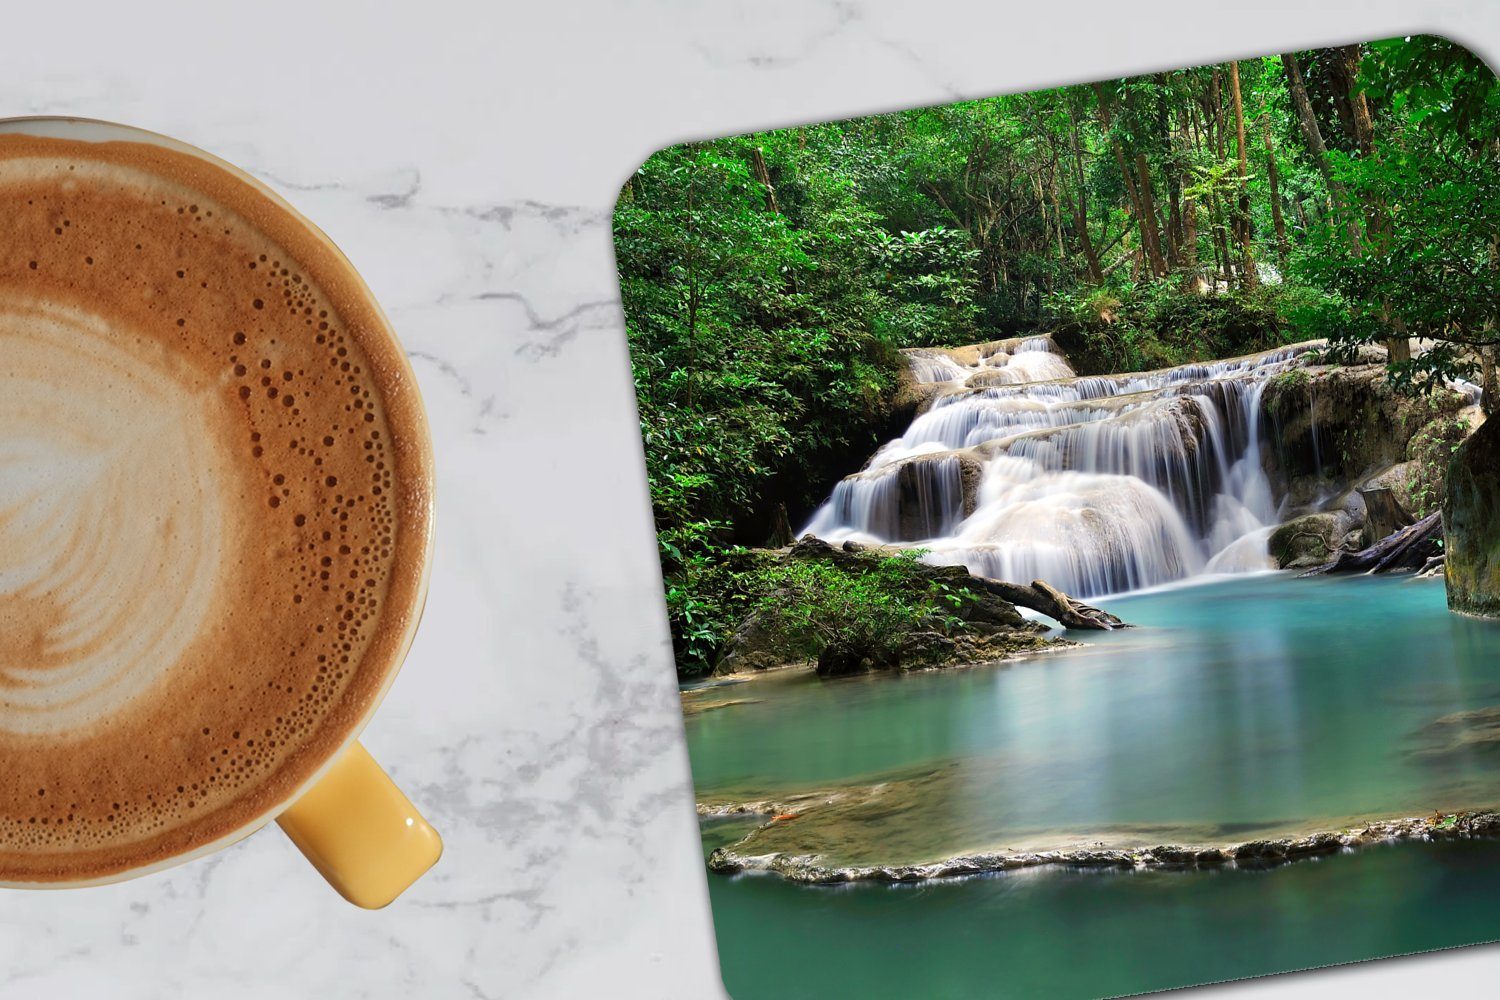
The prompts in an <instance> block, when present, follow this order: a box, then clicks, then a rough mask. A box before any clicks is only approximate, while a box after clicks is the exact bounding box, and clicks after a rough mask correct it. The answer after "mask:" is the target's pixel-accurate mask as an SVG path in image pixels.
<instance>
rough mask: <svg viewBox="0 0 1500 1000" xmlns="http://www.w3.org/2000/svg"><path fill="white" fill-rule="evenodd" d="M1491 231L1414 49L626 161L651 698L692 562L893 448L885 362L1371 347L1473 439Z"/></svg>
mask: <svg viewBox="0 0 1500 1000" xmlns="http://www.w3.org/2000/svg"><path fill="white" fill-rule="evenodd" d="M1497 222H1500V93H1497V87H1496V79H1495V76H1494V74H1493V73H1492V72H1491V71H1490V70H1489V69H1488V67H1486V66H1485V65H1484V64H1483V63H1482V62H1481V61H1480V60H1478V59H1477V58H1476V57H1475V56H1473V55H1472V54H1470V53H1469V52H1467V51H1466V50H1465V49H1463V48H1461V47H1459V46H1456V45H1454V44H1452V43H1450V42H1447V41H1445V40H1442V39H1439V38H1433V37H1417V38H1411V39H1395V40H1389V41H1382V42H1375V43H1370V44H1363V45H1348V46H1342V47H1338V48H1331V49H1322V50H1316V51H1311V52H1288V53H1284V54H1280V55H1273V56H1268V57H1265V58H1260V59H1249V60H1240V61H1237V62H1229V63H1223V64H1218V65H1212V66H1203V67H1198V68H1194V69H1185V70H1180V71H1174V72H1165V73H1155V74H1150V75H1147V76H1141V77H1135V78H1131V79H1127V80H1106V81H1101V82H1099V83H1094V84H1088V85H1080V86H1071V87H1063V88H1059V89H1056V90H1049V91H1043V92H1038V93H1030V94H1021V95H1014V96H1006V97H996V98H989V99H984V100H977V101H968V102H963V103H959V104H953V105H948V106H945V107H937V108H924V109H919V110H915V111H908V112H901V113H897V114H890V115H881V116H877V117H870V118H862V119H855V120H850V121H844V122H835V123H831V124H824V125H811V126H804V127H799V128H789V129H783V130H779V131H774V132H765V133H758V134H754V135H746V136H737V137H733V138H728V139H722V140H717V141H712V142H698V143H687V144H683V145H680V146H676V147H673V148H671V149H667V150H664V151H662V152H660V153H658V154H656V155H654V156H653V157H651V158H650V159H649V160H648V161H647V162H646V163H645V164H643V165H642V166H641V167H640V169H639V170H638V171H637V172H636V174H635V175H634V176H632V177H631V179H630V180H629V182H628V183H627V184H626V185H625V187H624V189H623V191H622V192H621V195H620V200H619V203H618V207H617V210H616V215H615V233H616V249H617V259H618V266H619V270H620V277H621V287H622V295H623V302H624V307H625V316H626V322H627V330H628V335H629V339H630V346H631V352H632V364H633V373H634V378H635V385H636V391H637V395H638V399H639V406H640V418H641V428H642V433H643V436H644V439H645V444H646V454H647V462H648V473H649V479H650V486H651V493H652V500H653V502H654V505H655V513H656V522H657V529H658V536H659V538H660V542H661V556H662V566H663V571H664V574H665V576H666V578H667V581H668V589H669V595H670V597H669V607H670V609H671V614H672V623H673V631H674V640H675V642H676V644H677V651H678V656H679V664H680V666H681V667H682V668H683V669H685V670H695V669H702V668H703V666H704V665H705V664H706V663H707V662H709V660H710V658H711V656H712V651H713V649H714V648H715V644H716V643H717V642H719V641H721V640H722V638H723V636H722V634H721V631H722V628H723V621H724V620H726V619H725V617H724V611H723V608H722V607H721V606H720V605H721V603H722V595H720V596H716V594H715V593H710V592H708V590H706V589H705V587H704V586H703V585H701V581H703V580H713V579H719V578H721V577H722V575H723V574H721V573H713V572H709V570H710V569H711V568H712V567H713V566H714V565H715V563H716V560H717V559H718V556H719V553H721V552H722V551H723V550H724V549H725V548H726V547H731V546H734V545H737V544H746V545H760V544H765V543H766V542H767V541H770V540H773V539H774V540H785V536H786V533H787V529H788V527H790V528H796V527H797V526H798V522H799V521H800V520H801V519H802V518H804V517H805V516H806V514H807V512H808V511H809V510H810V509H811V508H812V507H813V506H814V505H815V504H816V503H818V502H819V501H820V500H822V499H823V498H824V497H826V495H827V493H828V490H829V488H830V486H831V485H832V483H833V482H835V481H837V479H839V478H840V477H841V476H843V475H846V474H848V473H850V472H852V471H854V467H857V464H858V463H859V462H860V461H861V460H862V458H863V457H864V456H865V455H867V454H868V453H869V452H870V451H871V450H872V449H873V447H874V445H875V444H877V443H878V442H879V441H880V440H881V439H883V438H884V437H887V436H889V435H890V433H891V426H890V423H891V413H892V408H893V405H894V402H895V400H896V399H897V397H898V395H899V394H900V391H901V381H902V373H903V371H904V362H903V360H902V357H901V355H900V354H899V350H900V349H901V348H909V347H919V346H936V345H957V344H962V343H972V342H976V341H986V340H993V339H998V338H1001V337H1009V336H1018V335H1026V334H1029V333H1032V332H1035V331H1048V332H1052V333H1053V334H1054V336H1055V338H1056V339H1058V341H1059V342H1062V343H1066V344H1067V346H1068V350H1069V353H1070V355H1072V357H1073V359H1074V362H1075V364H1076V365H1077V366H1078V367H1079V370H1080V371H1082V372H1085V373H1086V372H1087V371H1088V370H1090V369H1092V370H1094V371H1107V370H1115V371H1118V370H1138V369H1141V368H1148V367H1157V366H1161V365H1166V364H1177V363H1183V362H1187V361H1191V360H1202V359H1206V358H1210V357H1222V356H1227V355H1233V354H1237V353H1243V352H1246V351H1250V350H1256V349H1260V348H1264V347H1269V346H1274V345H1275V344H1278V343H1286V342H1291V341H1294V340H1304V339H1309V338H1313V337H1328V338H1330V340H1331V342H1332V344H1331V348H1330V353H1331V355H1333V356H1334V357H1338V356H1339V355H1340V353H1341V352H1342V353H1343V354H1346V355H1347V354H1349V353H1351V352H1352V351H1354V350H1355V349H1356V348H1357V347H1358V346H1359V345H1360V344H1363V343H1369V342H1380V343H1385V344H1386V345H1387V347H1388V354H1389V357H1390V360H1391V364H1392V367H1393V376H1394V378H1395V380H1396V381H1397V383H1398V384H1399V385H1401V386H1403V387H1405V388H1407V389H1409V390H1410V391H1413V392H1421V391H1425V390H1428V389H1430V388H1431V387H1432V386H1434V385H1436V384H1439V383H1440V382H1441V381H1442V380H1444V379H1448V378H1451V377H1454V376H1462V377H1465V378H1470V379H1473V380H1475V381H1477V382H1479V383H1480V384H1481V385H1482V386H1483V387H1484V389H1485V400H1484V405H1485V409H1486V411H1489V410H1491V409H1493V407H1494V406H1495V405H1496V404H1495V401H1496V399H1497V398H1500V392H1497V390H1496V386H1495V374H1494V358H1495V353H1496V343H1497V340H1500V333H1497V329H1496V322H1495V320H1496V317H1495V308H1496V302H1497V301H1500V260H1497V257H1500V229H1497ZM1407 338H1425V339H1426V340H1428V341H1430V342H1432V348H1431V349H1430V350H1426V351H1423V352H1419V353H1418V356H1417V357H1415V358H1413V357H1411V356H1410V355H1409V353H1408V351H1407V347H1406V345H1407V343H1408V339H1407ZM851 465H852V466H854V467H851Z"/></svg>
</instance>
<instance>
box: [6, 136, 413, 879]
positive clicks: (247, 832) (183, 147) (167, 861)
mask: <svg viewBox="0 0 1500 1000" xmlns="http://www.w3.org/2000/svg"><path fill="white" fill-rule="evenodd" d="M28 126H40V128H39V129H37V130H32V129H31V128H28ZM49 126H50V127H51V128H49ZM80 127H82V129H83V130H84V131H86V132H87V131H92V132H93V133H94V135H88V134H78V131H77V130H79V129H80ZM70 130H74V131H70ZM101 133H102V134H101ZM0 135H29V136H37V137H49V138H63V139H70V140H74V141H83V142H145V143H149V144H151V145H156V146H161V147H164V148H166V149H170V150H172V151H174V152H177V153H181V154H185V155H188V156H193V157H196V158H197V159H200V160H203V161H205V162H207V163H208V164H210V165H212V166H214V167H217V168H219V169H220V170H222V171H224V172H225V173H227V174H229V175H230V176H232V177H234V178H235V179H237V180H239V181H241V182H242V183H244V184H247V185H249V186H250V187H251V188H252V189H253V190H254V191H255V192H256V193H258V194H260V195H261V196H263V197H265V198H267V199H269V200H270V201H271V202H272V203H273V204H274V205H276V207H277V208H279V209H281V210H282V212H284V213H286V215H287V217H288V218H289V219H290V220H291V221H292V222H294V223H295V224H296V225H297V226H298V227H299V228H301V229H303V230H305V231H306V233H307V234H308V235H309V236H311V237H313V238H314V239H315V240H316V241H317V242H318V243H319V244H321V245H322V246H323V247H324V248H325V249H326V250H327V251H329V252H331V253H332V254H333V255H334V258H335V261H336V263H338V264H339V265H340V266H341V269H342V270H343V271H344V272H345V273H344V278H345V280H346V281H347V282H349V283H350V284H352V285H353V286H354V288H355V289H356V290H357V291H358V293H359V295H360V297H361V298H362V299H363V304H364V306H365V307H366V308H367V309H368V310H369V313H370V316H371V317H372V318H373V319H374V320H375V323H374V324H373V325H374V326H375V327H377V328H378V329H379V331H380V336H381V337H382V338H383V339H384V340H385V341H386V343H387V346H388V347H390V348H391V351H390V353H391V356H392V357H391V360H392V361H393V362H394V364H395V365H396V367H397V369H398V371H397V377H398V379H400V381H401V382H403V383H404V384H405V385H406V386H408V387H409V399H408V400H407V404H406V406H405V409H406V411H407V413H406V419H407V427H406V430H407V431H408V432H409V435H410V437H411V438H412V440H413V441H414V443H415V444H416V445H417V454H418V457H419V459H420V461H419V463H418V464H419V465H420V468H419V469H418V470H415V471H416V479H417V481H418V486H419V488H420V490H421V495H422V498H423V499H422V502H421V503H420V505H418V507H419V509H420V512H421V516H422V523H421V525H420V526H419V534H420V538H419V542H420V550H421V560H420V562H421V567H420V571H419V573H418V577H417V582H416V587H415V588H414V589H413V591H412V596H411V600H410V601H409V602H408V604H407V607H406V608H405V609H404V611H405V613H406V616H407V620H406V625H405V627H404V628H403V630H402V632H401V635H400V636H399V637H398V639H397V641H396V642H395V644H394V646H393V647H392V652H391V656H390V662H389V663H388V664H387V665H386V668H385V672H384V675H383V676H382V678H381V680H380V684H379V685H378V686H377V687H376V688H375V690H374V692H373V694H372V696H371V697H370V699H369V702H368V704H367V706H366V707H365V709H364V711H363V712H362V713H361V715H360V717H359V718H358V719H357V720H356V721H355V722H354V724H353V725H352V726H350V728H349V732H348V734H347V735H346V736H345V738H344V739H343V740H341V741H340V742H339V743H338V745H337V746H336V747H335V748H334V749H333V750H332V751H331V752H329V753H328V754H327V755H326V756H325V757H324V759H323V760H322V761H320V762H319V763H318V765H317V767H315V768H314V769H313V770H312V773H311V774H310V775H309V776H308V777H307V778H306V779H305V780H303V781H302V782H301V783H299V784H298V785H296V786H295V787H293V788H292V789H291V791H290V792H288V793H287V794H286V795H284V796H282V797H280V798H279V799H278V800H277V801H276V802H274V803H273V804H272V805H271V806H270V807H268V808H267V809H265V810H262V811H261V812H259V813H257V814H256V815H255V816H253V817H252V818H251V819H249V820H247V821H246V822H245V823H243V824H241V825H239V826H237V827H235V828H234V829H233V830H231V831H230V832H228V833H226V834H224V835H222V836H219V837H216V838H215V839H213V840H211V841H209V842H207V843H204V844H199V845H197V846H196V847H192V848H189V849H188V850H185V851H182V852H179V853H177V854H172V855H170V856H168V857H164V858H160V859H158V860H156V861H152V862H150V863H148V864H144V865H138V866H135V867H132V868H127V869H124V870H122V871H118V872H114V873H111V874H108V875H102V876H99V877H96V878H83V879H68V880H59V881H46V882H23V881H5V880H3V879H0V889H41V890H48V889H82V888H89V887H93V886H104V885H114V884H116V883H119V882H126V881H129V880H131V879H135V878H141V877H143V876H146V875H154V874H156V873H158V872H162V871H166V870H168V869H171V868H176V867H177V866H179V865H184V864H187V863H188V862H190V861H195V860H197V859H199V858H202V857H206V856H207V855H209V854H213V853H215V852H217V851H221V850H224V849H225V848H227V847H230V846H233V845H234V844H236V843H238V842H240V841H241V840H244V839H245V838H246V837H249V836H251V835H252V834H254V833H256V832H258V831H260V830H261V829H262V828H264V827H265V826H267V825H269V824H270V823H271V822H272V821H273V820H275V819H276V818H277V817H278V816H279V815H281V813H283V812H285V811H286V810H287V809H288V808H289V807H290V806H291V805H292V803H294V802H296V801H297V800H298V799H299V798H301V797H302V796H303V795H304V794H305V793H306V792H307V791H308V790H309V789H311V788H312V787H313V786H314V785H316V784H317V783H318V782H319V781H321V780H322V779H323V777H324V775H326V774H327V773H328V771H329V769H330V768H331V767H332V766H333V765H334V763H335V762H336V761H337V760H338V759H339V758H340V757H342V756H343V755H344V753H345V752H347V751H348V749H349V748H350V747H351V746H353V745H354V744H355V743H357V742H358V741H359V738H360V736H361V734H362V733H363V732H364V730H365V727H366V726H367V725H369V723H370V720H371V719H372V718H374V716H375V713H376V712H377V711H379V710H380V706H381V704H382V703H383V702H384V701H385V696H386V694H387V693H388V692H389V691H390V689H391V685H392V684H394V683H395V680H396V675H397V674H398V673H400V672H401V667H402V666H403V665H404V664H405V662H406V657H407V655H408V654H409V653H410V652H411V646H412V643H413V642H414V640H415V639H416V633H417V629H418V627H419V626H420V624H421V621H422V615H423V612H424V610H425V609H426V604H427V594H428V586H429V584H430V582H431V576H432V557H433V522H434V520H435V515H436V508H435V501H434V491H435V487H436V479H437V474H436V468H435V466H436V457H435V453H434V450H433V445H432V429H431V424H430V423H429V421H428V419H427V408H426V406H425V404H424V403H423V401H422V394H421V390H420V387H419V386H418V384H417V379H416V371H415V369H413V368H412V365H411V359H410V358H409V357H408V356H407V354H406V349H405V347H404V346H403V345H402V343H401V340H400V338H399V337H398V336H397V334H396V330H395V327H394V326H393V325H392V323H391V321H390V317H389V316H387V315H386V312H385V309H384V308H382V307H381V305H380V302H379V300H378V299H376V297H375V293H374V292H373V291H371V290H370V286H369V284H368V283H367V282H366V281H365V279H364V276H363V275H361V274H360V273H359V269H358V268H356V267H355V266H354V262H353V261H351V260H350V259H349V258H348V256H347V255H346V254H345V253H344V252H343V250H342V249H340V248H339V246H338V244H337V243H335V242H334V241H333V239H332V238H331V237H330V236H329V235H328V234H327V233H325V232H324V231H323V230H322V229H321V228H320V227H319V226H318V225H317V224H316V223H314V222H313V221H312V220H311V219H309V218H308V217H307V216H305V215H303V214H302V213H301V212H300V211H298V209H297V208H296V207H295V206H294V205H292V204H291V203H290V202H289V201H287V200H286V198H285V197H283V196H282V195H281V194H280V193H279V192H277V191H275V190H274V189H272V188H271V187H270V186H269V185H267V184H266V183H264V182H263V181H261V180H260V179H259V178H257V177H255V176H253V175H251V174H250V173H249V172H248V171H246V170H244V169H242V168H241V167H238V166H236V165H234V164H233V163H230V162H229V161H227V160H224V159H222V158H220V157H218V156H215V155H214V154H213V153H210V152H208V151H207V150H205V149H201V148H199V147H198V146H194V145H192V144H191V143H188V142H184V141H183V140H181V139H177V138H174V137H172V136H169V135H166V134H164V133H161V132H154V131H152V130H150V129H145V128H141V127H139V126H136V125H126V124H123V123H121V122H113V121H108V120H106V119H102V118H89V117H84V116H78V115H14V116H6V117H0Z"/></svg>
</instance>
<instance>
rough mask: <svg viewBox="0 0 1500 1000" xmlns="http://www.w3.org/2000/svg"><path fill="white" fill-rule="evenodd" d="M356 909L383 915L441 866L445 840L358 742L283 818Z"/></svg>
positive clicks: (283, 823) (302, 847) (294, 840)
mask: <svg viewBox="0 0 1500 1000" xmlns="http://www.w3.org/2000/svg"><path fill="white" fill-rule="evenodd" d="M276 822H277V823H278V824H280V826H281V829H282V830H284V831H285V832H286V835H287V836H288V837H290V838H291V840H292V843H294V844H296V845H297V848H298V849H299V850H301V851H302V853H303V854H304V855H305V856H306V857H307V860H308V861H311V862H312V865H313V867H314V868H316V869H317V870H318V872H319V873H320V874H321V875H322V876H323V877H324V878H325V879H327V880H328V884H329V885H331V886H333V887H334V888H335V889H337V890H338V893H339V895H341V896H343V897H344V898H345V899H347V900H348V901H349V902H351V903H353V904H354V905H356V906H363V907H364V908H366V909H369V910H378V909H379V908H380V907H382V906H385V905H387V904H388V903H390V902H391V901H392V900H394V899H395V898H396V897H397V896H399V895H401V893H403V892H405V891H406V888H407V887H408V886H410V885H411V884H412V883H413V882H415V881H416V880H417V879H419V878H421V877H422V874H423V873H424V872H426V871H427V869H429V868H431V867H432V866H433V865H434V864H436V863H437V860H438V858H439V857H440V856H441V855H442V853H443V840H442V838H441V837H439V836H438V832H437V831H436V830H434V829H433V828H432V826H431V825H429V824H428V822H427V821H426V820H425V819H423V818H422V814H421V813H419V812H417V809H416V807H415V806H413V805H412V804H411V800H410V799H408V798H407V797H406V796H405V795H404V794H402V792H401V789H399V788H397V787H396V783H395V782H393V781H391V779H390V777H389V776H387V775H386V773H385V772H384V771H382V770H381V769H380V765H379V764H377V763H375V758H374V757H371V756H370V752H369V751H368V750H366V749H365V748H364V747H363V746H361V745H360V744H359V743H354V744H351V745H350V746H349V747H348V748H347V749H345V750H344V752H343V753H342V754H340V755H339V756H338V758H337V759H336V760H334V762H333V766H332V767H330V768H329V769H328V771H327V773H325V774H324V775H323V776H322V777H321V778H319V779H318V781H317V783H316V784H314V785H313V786H312V787H311V788H309V789H308V790H307V791H305V792H303V793H302V795H301V796H300V797H299V798H298V799H297V801H295V802H293V803H292V804H291V805H290V806H289V807H288V808H287V809H286V810H285V811H284V812H283V813H282V814H281V815H280V816H278V817H277V818H276Z"/></svg>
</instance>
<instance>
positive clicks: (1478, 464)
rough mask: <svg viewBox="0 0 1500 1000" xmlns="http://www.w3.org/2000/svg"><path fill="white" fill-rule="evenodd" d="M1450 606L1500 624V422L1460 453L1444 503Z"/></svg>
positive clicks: (1476, 434)
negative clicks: (1498, 620) (1499, 621)
mask: <svg viewBox="0 0 1500 1000" xmlns="http://www.w3.org/2000/svg"><path fill="white" fill-rule="evenodd" d="M1443 525H1444V530H1445V531H1446V538H1447V541H1446V548H1447V566H1448V569H1447V574H1446V578H1447V581H1448V606H1449V607H1450V608H1452V609H1453V610H1455V611H1462V612H1465V613H1467V614H1472V615H1482V616H1484V617H1489V618H1500V420H1496V419H1491V420H1487V421H1485V422H1484V423H1483V424H1482V425H1480V427H1479V429H1478V430H1477V431H1475V432H1474V434H1473V435H1472V436H1471V437H1470V438H1469V439H1468V440H1467V441H1465V442H1464V443H1463V445H1462V446H1460V447H1459V449H1458V452H1457V453H1456V454H1455V455H1454V456H1453V464H1452V465H1451V466H1449V468H1448V482H1447V497H1446V498H1445V500H1444V501H1443Z"/></svg>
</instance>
